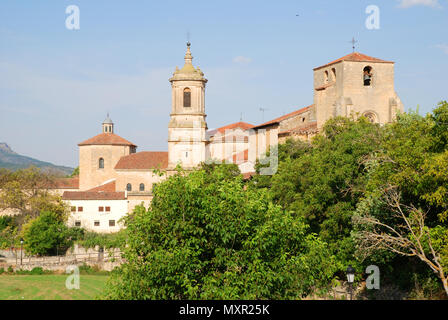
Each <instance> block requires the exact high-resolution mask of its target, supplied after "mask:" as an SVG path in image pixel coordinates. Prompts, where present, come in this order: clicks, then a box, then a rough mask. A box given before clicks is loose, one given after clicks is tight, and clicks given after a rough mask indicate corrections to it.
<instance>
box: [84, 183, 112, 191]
mask: <svg viewBox="0 0 448 320" xmlns="http://www.w3.org/2000/svg"><path fill="white" fill-rule="evenodd" d="M86 192H115V180H114V181H111V182H108V183H105V184H102V185H100V186H98V187H95V188H92V189H89V190H87V191H86Z"/></svg>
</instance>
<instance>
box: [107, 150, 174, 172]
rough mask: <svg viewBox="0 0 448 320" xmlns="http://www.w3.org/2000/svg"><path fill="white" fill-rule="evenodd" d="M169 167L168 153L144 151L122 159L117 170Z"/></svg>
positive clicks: (116, 167)
mask: <svg viewBox="0 0 448 320" xmlns="http://www.w3.org/2000/svg"><path fill="white" fill-rule="evenodd" d="M167 167H168V152H166V151H161V152H159V151H142V152H138V153H133V154H130V155H128V156H124V157H121V159H120V160H119V161H118V163H117V165H116V166H115V169H137V170H148V169H165V168H167Z"/></svg>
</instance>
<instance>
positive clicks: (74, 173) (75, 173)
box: [68, 166, 79, 178]
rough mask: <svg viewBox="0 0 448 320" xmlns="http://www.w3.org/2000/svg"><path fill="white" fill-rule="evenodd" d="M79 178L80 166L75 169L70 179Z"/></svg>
mask: <svg viewBox="0 0 448 320" xmlns="http://www.w3.org/2000/svg"><path fill="white" fill-rule="evenodd" d="M77 176H79V166H78V167H76V168H75V169H73V172H72V174H71V175H69V176H68V177H69V178H74V177H77Z"/></svg>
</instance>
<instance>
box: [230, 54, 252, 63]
mask: <svg viewBox="0 0 448 320" xmlns="http://www.w3.org/2000/svg"><path fill="white" fill-rule="evenodd" d="M233 62H235V63H240V64H248V63H250V62H252V59H251V58H248V57H243V56H238V57H235V58H233Z"/></svg>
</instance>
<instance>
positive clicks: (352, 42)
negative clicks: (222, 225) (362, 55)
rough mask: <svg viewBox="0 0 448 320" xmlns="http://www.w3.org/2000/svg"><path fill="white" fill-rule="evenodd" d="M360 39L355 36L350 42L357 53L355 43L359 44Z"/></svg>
mask: <svg viewBox="0 0 448 320" xmlns="http://www.w3.org/2000/svg"><path fill="white" fill-rule="evenodd" d="M358 42H359V41H357V40H355V37H353V39H352V41H350V43H351V44H352V49H353V53H355V44H357V43H358Z"/></svg>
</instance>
